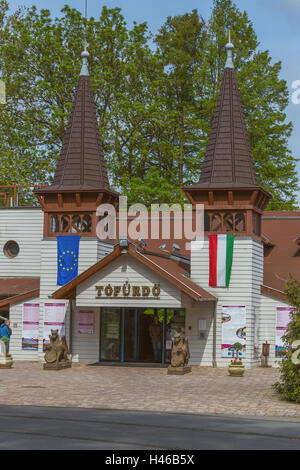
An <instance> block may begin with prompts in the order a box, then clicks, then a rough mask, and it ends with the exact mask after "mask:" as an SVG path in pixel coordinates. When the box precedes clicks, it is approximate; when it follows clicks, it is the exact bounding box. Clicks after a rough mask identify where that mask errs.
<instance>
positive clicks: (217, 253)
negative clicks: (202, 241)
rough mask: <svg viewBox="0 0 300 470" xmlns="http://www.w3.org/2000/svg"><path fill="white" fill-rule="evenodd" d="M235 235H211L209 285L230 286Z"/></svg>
mask: <svg viewBox="0 0 300 470" xmlns="http://www.w3.org/2000/svg"><path fill="white" fill-rule="evenodd" d="M233 243H234V235H232V234H228V235H209V285H210V286H211V287H228V286H229V282H230V276H231V266H232V257H233Z"/></svg>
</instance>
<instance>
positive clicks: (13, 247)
mask: <svg viewBox="0 0 300 470" xmlns="http://www.w3.org/2000/svg"><path fill="white" fill-rule="evenodd" d="M19 251H20V247H19V245H18V243H17V242H15V241H13V240H10V241H9V242H6V243H5V245H4V248H3V252H4V254H5V255H6V256H7V257H8V258H15V257H16V256H18V254H19Z"/></svg>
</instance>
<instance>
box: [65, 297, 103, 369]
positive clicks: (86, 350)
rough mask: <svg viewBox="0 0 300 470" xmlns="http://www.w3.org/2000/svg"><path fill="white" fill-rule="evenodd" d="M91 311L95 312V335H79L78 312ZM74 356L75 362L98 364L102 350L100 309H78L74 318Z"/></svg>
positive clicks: (75, 310) (74, 313)
mask: <svg viewBox="0 0 300 470" xmlns="http://www.w3.org/2000/svg"><path fill="white" fill-rule="evenodd" d="M79 310H89V311H93V312H94V333H93V334H82V333H78V312H79ZM72 328H73V329H72V356H73V361H74V362H98V361H99V352H100V351H99V349H100V308H99V307H89V306H88V307H85V308H84V307H77V308H75V309H74V312H73V316H72Z"/></svg>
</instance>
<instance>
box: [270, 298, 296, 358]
mask: <svg viewBox="0 0 300 470" xmlns="http://www.w3.org/2000/svg"><path fill="white" fill-rule="evenodd" d="M294 310H295V308H294V307H277V309H276V348H275V351H276V357H280V356H281V354H282V353H284V352H285V351H286V350H287V346H286V345H285V344H284V342H283V339H282V337H283V336H284V335H285V333H286V328H287V325H288V323H289V322H290V314H291V313H292V312H293V311H294Z"/></svg>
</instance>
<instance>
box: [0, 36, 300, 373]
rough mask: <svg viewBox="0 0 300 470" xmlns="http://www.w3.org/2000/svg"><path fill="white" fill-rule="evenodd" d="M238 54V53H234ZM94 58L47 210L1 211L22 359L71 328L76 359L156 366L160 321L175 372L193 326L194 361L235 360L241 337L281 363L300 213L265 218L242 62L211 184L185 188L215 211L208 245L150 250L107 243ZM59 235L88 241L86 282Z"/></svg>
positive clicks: (3, 292) (1, 277)
mask: <svg viewBox="0 0 300 470" xmlns="http://www.w3.org/2000/svg"><path fill="white" fill-rule="evenodd" d="M227 49H228V51H229V55H230V52H231V49H232V45H231V44H228V45H227ZM87 57H88V53H87V52H86V51H85V52H84V53H83V66H82V70H81V73H80V77H79V81H78V85H77V89H76V95H75V99H74V103H73V108H72V112H71V116H70V120H69V124H68V128H67V131H66V135H65V138H64V142H63V146H62V151H61V156H60V159H59V161H58V164H57V169H56V173H55V177H54V181H53V184H52V185H51V186H49V187H46V188H38V189H37V190H36V191H35V194H36V196H37V198H38V200H39V202H40V208H27V207H1V208H0V226H1V231H0V286H1V287H0V296H1V299H2V300H0V308H1V311H2V315H6V316H9V318H10V320H11V326H12V330H13V334H12V337H11V342H10V352H11V354H12V355H13V357H14V359H15V360H18V359H19V360H37V361H42V360H43V356H44V352H43V344H44V340H45V339H47V337H48V333H49V330H50V329H51V327H52V328H54V329H55V328H56V327H58V328H59V329H62V330H63V329H64V330H65V334H66V338H67V342H68V345H69V349H70V353H71V354H72V358H73V361H92V362H99V361H101V362H102V361H103V362H105V361H106V362H108V363H109V362H120V363H124V362H142V363H152V362H154V360H155V357H154V352H153V345H152V342H151V336H150V333H149V328H150V325H151V323H152V320H153V317H154V316H155V315H156V316H158V318H159V322H160V324H161V348H160V358H159V362H160V363H162V364H166V363H168V362H169V360H170V346H171V338H172V335H173V334H174V332H175V331H184V332H185V334H186V336H187V337H188V339H189V345H190V350H191V361H190V362H191V364H192V365H204V366H211V365H213V366H226V365H227V364H228V363H229V359H230V356H231V349H230V347H231V345H232V344H233V342H234V338H236V339H235V342H240V343H241V344H242V345H243V346H245V348H244V352H243V355H244V362H245V364H246V366H248V367H252V366H256V365H259V364H260V362H261V359H260V356H261V348H262V343H263V342H265V341H268V342H269V344H270V360H269V363H270V364H272V365H275V364H276V361H277V360H278V358H276V355H277V356H278V350H279V347H280V338H279V336H280V331H281V330H280V327H281V328H282V327H283V323H284V321H285V320H284V318H287V317H288V308H289V306H288V304H287V301H286V298H285V295H284V293H283V290H284V284H285V281H286V279H287V276H288V273H289V272H291V273H292V274H294V276H295V277H299V276H298V274H299V266H298V263H299V259H298V254H297V253H298V250H299V248H298V245H297V242H298V240H297V236H298V232H299V227H300V211H299V212H297V211H295V212H290V213H288V212H282V213H281V212H276V213H275V212H274V213H273V212H264V209H265V207H266V206H267V203H268V201H269V199H270V197H271V195H270V194H268V193H267V192H266V191H265V190H263V189H262V188H261V187H260V186H259V184H258V182H257V178H256V174H255V169H254V164H253V160H252V155H251V149H250V145H249V139H248V135H247V130H246V126H245V121H244V116H243V111H242V106H241V101H240V96H239V91H238V86H237V80H236V76H235V72H234V68H233V65H232V62H231V61H230V60H228V61H227V63H226V66H225V70H224V77H223V81H222V85H221V90H220V95H219V100H218V104H217V108H216V112H215V116H214V120H213V124H212V130H211V136H210V140H209V143H208V146H207V152H206V157H205V160H204V163H203V165H202V171H201V175H200V179H199V183H198V184H196V185H193V186H190V187H185V188H183V190H184V191H185V194H186V195H187V197H188V199H189V201H190V202H191V204H192V205H193V207H194V208H195V206H196V204H203V205H204V230H205V236H204V244H203V247H202V249H200V250H199V249H196V248H197V242H193V241H192V243H191V251H187V250H186V249H185V242H186V240H179V239H175V238H174V237H172V236H171V237H170V238H169V239H163V238H162V237H161V238H160V239H159V240H152V239H151V238H150V237H149V239H146V240H145V244H144V243H140V242H137V241H134V240H129V239H128V240H125V239H122V242H119V240H109V241H104V240H100V239H99V238H98V237H97V235H96V226H97V221H98V217H97V214H96V210H97V207H98V206H99V205H100V204H103V203H105V204H114V205H115V206H116V205H117V201H118V195H117V194H116V193H115V192H113V191H111V189H110V186H109V181H108V178H107V172H106V167H105V160H104V155H103V151H102V145H101V142H100V138H99V131H98V124H97V119H96V110H95V105H94V101H93V96H92V91H91V87H90V80H89V75H88V68H87ZM195 214H196V211H193V216H194V217H195V216H196V215H195ZM160 223H161V222H160ZM297 229H298V232H297ZM228 234H234V246H233V259H232V268H231V276H230V274H229V277H230V281H229V280H228V282H227V284H228V286H227V287H224V286H223V287H215V286H214V284H213V281H212V279H213V278H214V273H213V272H212V271H213V269H216V270H217V271H216V273H215V275H217V277H218V276H219V271H218V267H217V268H216V267H215V268H213V266H214V262H213V261H212V259H213V252H212V245H211V248H210V242H209V237H210V236H211V235H228ZM58 235H59V236H71V237H72V236H74V235H79V236H80V243H79V259H78V276H76V277H75V278H74V279H72V280H71V281H70V282H68V283H67V284H65V285H62V286H58V285H57V273H58V269H59V268H58V264H59V263H58V255H57V236H58ZM223 238H224V237H223ZM210 240H215V243H216V237H214V238H212V237H210ZM175 242H176V245H179V246H178V247H177V246H176V245H175V248H174V243H175ZM212 243H213V242H212V241H211V244H212ZM218 243H219V245H218V246H219V248H218V249H217V254H218V256H219V258H220V257H221V255H222V256H223V255H224V253H222V251H220V250H221V248H220V247H221V239H220V238H218ZM178 248H179V249H178ZM74 256H75V255H74ZM223 258H224V256H223ZM76 262H77V260H76ZM75 264H76V263H75ZM75 264H74V266H75ZM228 279H229V278H228ZM223 285H224V284H223ZM280 319H281V320H280ZM280 321H281V323H280ZM282 322H283V323H282ZM276 331H277V339H276ZM282 331H283V330H282ZM245 333H246V336H245ZM275 346H277V354H276V352H275Z"/></svg>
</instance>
